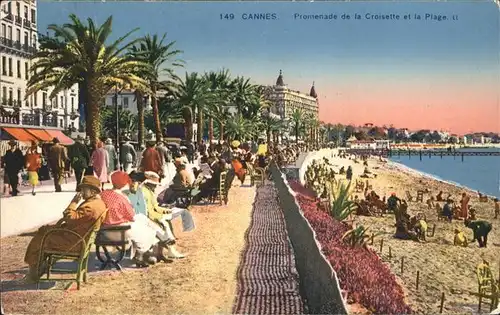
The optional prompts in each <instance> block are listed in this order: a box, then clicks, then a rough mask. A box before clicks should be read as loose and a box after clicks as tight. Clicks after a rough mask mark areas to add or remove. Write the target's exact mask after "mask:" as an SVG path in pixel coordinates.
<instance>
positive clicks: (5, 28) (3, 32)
mask: <svg viewBox="0 0 500 315" xmlns="http://www.w3.org/2000/svg"><path fill="white" fill-rule="evenodd" d="M2 37H3V38H6V37H7V25H5V24H3V23H2Z"/></svg>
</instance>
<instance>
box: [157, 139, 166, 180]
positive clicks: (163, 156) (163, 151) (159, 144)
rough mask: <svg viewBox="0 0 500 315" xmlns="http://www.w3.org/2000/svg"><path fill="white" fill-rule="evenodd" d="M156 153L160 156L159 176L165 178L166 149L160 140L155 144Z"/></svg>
mask: <svg viewBox="0 0 500 315" xmlns="http://www.w3.org/2000/svg"><path fill="white" fill-rule="evenodd" d="M156 151H158V154H159V155H160V163H161V170H162V171H161V172H162V174H161V176H162V178H165V177H167V175H168V164H167V161H168V149H167V147H166V146H165V145H164V143H163V141H162V140H159V141H158V142H157V144H156Z"/></svg>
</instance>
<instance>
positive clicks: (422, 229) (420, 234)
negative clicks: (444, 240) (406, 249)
mask: <svg viewBox="0 0 500 315" xmlns="http://www.w3.org/2000/svg"><path fill="white" fill-rule="evenodd" d="M416 219H417V220H416V223H415V225H414V228H415V232H416V233H417V238H418V239H419V240H422V241H425V240H426V235H427V221H426V220H425V216H423V215H421V214H419V215H417V217H416Z"/></svg>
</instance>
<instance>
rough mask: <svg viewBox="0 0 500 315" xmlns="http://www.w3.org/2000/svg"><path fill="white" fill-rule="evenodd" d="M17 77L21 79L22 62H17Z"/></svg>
mask: <svg viewBox="0 0 500 315" xmlns="http://www.w3.org/2000/svg"><path fill="white" fill-rule="evenodd" d="M17 77H18V78H19V79H20V78H21V60H18V61H17Z"/></svg>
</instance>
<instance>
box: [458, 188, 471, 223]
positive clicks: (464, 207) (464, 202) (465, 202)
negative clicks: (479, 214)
mask: <svg viewBox="0 0 500 315" xmlns="http://www.w3.org/2000/svg"><path fill="white" fill-rule="evenodd" d="M469 201H470V197H469V196H468V195H467V194H466V193H463V194H462V199H461V200H460V212H461V213H460V216H461V217H462V218H464V220H465V219H467V218H468V217H469Z"/></svg>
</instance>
